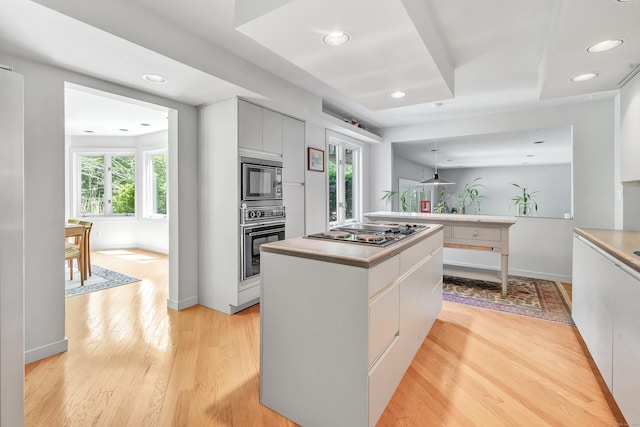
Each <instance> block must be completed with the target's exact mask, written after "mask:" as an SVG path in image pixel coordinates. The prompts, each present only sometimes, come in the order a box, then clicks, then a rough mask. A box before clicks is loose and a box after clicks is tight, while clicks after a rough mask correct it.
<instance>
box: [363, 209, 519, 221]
mask: <svg viewBox="0 0 640 427" xmlns="http://www.w3.org/2000/svg"><path fill="white" fill-rule="evenodd" d="M364 216H365V217H375V218H385V217H386V218H402V220H403V221H407V222H411V220H412V219H413V220H421V221H434V222H437V221H443V222H448V221H453V222H460V223H462V222H483V223H497V224H515V223H516V218H515V217H513V216H498V215H467V214H438V213H424V212H392V211H378V212H369V213H366V214H364Z"/></svg>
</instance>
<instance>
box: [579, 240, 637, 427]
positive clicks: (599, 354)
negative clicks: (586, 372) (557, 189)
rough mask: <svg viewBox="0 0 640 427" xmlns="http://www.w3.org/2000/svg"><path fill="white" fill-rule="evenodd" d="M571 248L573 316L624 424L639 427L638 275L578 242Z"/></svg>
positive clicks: (615, 260)
mask: <svg viewBox="0 0 640 427" xmlns="http://www.w3.org/2000/svg"><path fill="white" fill-rule="evenodd" d="M573 240H574V244H573V286H572V309H571V315H572V317H573V320H574V322H575V323H576V326H577V327H578V331H580V335H582V338H583V340H584V342H585V343H586V345H587V348H588V349H589V352H590V353H591V356H592V357H593V360H594V362H595V363H596V365H597V366H598V369H599V370H600V373H601V374H602V376H603V378H604V380H605V382H606V383H607V386H609V389H610V390H611V392H612V394H613V397H614V399H615V400H616V402H617V404H618V406H619V407H620V409H621V411H622V414H623V415H624V417H625V419H626V421H627V423H628V424H629V425H638V424H640V404H639V402H640V400H638V396H640V369H638V360H640V314H638V309H637V306H638V301H640V273H638V272H636V271H635V270H632V269H631V268H629V267H628V266H626V265H625V264H624V263H622V262H620V261H618V260H617V259H615V258H613V257H612V256H610V255H609V254H607V253H605V252H604V251H602V250H601V249H600V248H598V247H597V246H595V245H594V244H592V243H590V242H587V241H586V240H584V239H583V238H582V237H577V236H576V237H574V239H573Z"/></svg>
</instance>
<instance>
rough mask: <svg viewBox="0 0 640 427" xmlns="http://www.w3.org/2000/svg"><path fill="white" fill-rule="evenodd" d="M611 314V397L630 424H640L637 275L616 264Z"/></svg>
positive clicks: (639, 296) (639, 276) (639, 295)
mask: <svg viewBox="0 0 640 427" xmlns="http://www.w3.org/2000/svg"><path fill="white" fill-rule="evenodd" d="M610 281H611V283H614V284H615V286H616V292H615V310H614V312H613V397H614V399H615V400H616V402H617V403H618V406H619V407H620V409H621V410H622V413H623V414H624V417H625V418H626V420H627V423H628V424H629V425H640V368H639V367H638V361H640V313H639V312H638V304H640V274H638V273H637V272H634V271H631V270H630V269H628V268H625V266H624V265H619V264H617V265H616V269H615V270H614V272H613V275H612V277H611V279H610Z"/></svg>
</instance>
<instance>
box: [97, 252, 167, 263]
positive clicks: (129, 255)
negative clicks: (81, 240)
mask: <svg viewBox="0 0 640 427" xmlns="http://www.w3.org/2000/svg"><path fill="white" fill-rule="evenodd" d="M97 252H98V253H101V254H103V255H111V256H117V257H118V258H122V259H126V260H130V261H137V262H139V263H141V264H149V263H152V262H156V261H158V258H154V257H152V256H149V255H143V254H136V253H133V252H130V251H125V250H122V249H117V250H110V251H97Z"/></svg>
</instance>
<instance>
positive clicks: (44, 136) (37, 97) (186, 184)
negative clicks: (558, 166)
mask: <svg viewBox="0 0 640 427" xmlns="http://www.w3.org/2000/svg"><path fill="white" fill-rule="evenodd" d="M0 63H4V64H9V65H12V66H13V67H14V70H15V71H16V72H18V73H21V74H23V75H24V116H25V151H24V154H25V155H24V158H25V161H24V169H25V182H24V184H25V185H24V193H25V196H24V197H25V198H24V202H25V203H24V208H25V352H26V354H25V361H26V362H27V363H29V362H32V361H35V360H38V359H41V358H44V357H47V356H50V355H53V354H56V353H59V352H62V351H65V350H66V349H67V340H66V337H65V331H64V325H65V323H64V322H65V319H64V289H63V287H62V282H61V280H62V278H63V277H64V263H63V262H61V260H63V251H64V234H63V233H64V229H63V227H62V224H63V222H64V220H65V203H64V194H65V191H64V185H65V182H64V176H65V167H64V165H65V161H64V144H65V135H64V83H65V81H69V82H73V83H76V84H80V85H83V86H89V87H93V88H96V89H99V90H104V91H107V92H112V93H116V94H119V95H123V96H128V97H131V98H136V99H140V100H143V101H147V102H151V103H154V104H158V105H164V106H166V107H168V108H173V109H175V110H176V111H177V114H178V115H179V117H178V118H177V121H178V122H179V126H177V131H176V132H177V134H176V138H174V140H173V141H172V140H171V135H170V142H169V151H170V153H169V162H170V164H169V185H170V186H171V188H172V189H174V191H173V192H172V193H171V194H170V201H169V203H170V209H171V212H172V216H171V220H170V222H171V224H170V228H171V226H172V224H173V223H174V222H175V225H174V228H175V230H174V233H173V234H172V235H171V236H170V241H171V253H170V255H171V256H170V265H169V271H170V279H169V301H168V304H169V305H170V306H171V305H173V306H174V307H177V306H179V305H180V304H182V303H183V301H187V304H193V303H194V302H193V301H194V298H196V301H197V289H196V288H197V281H196V271H197V268H196V260H197V246H196V242H197V212H196V211H197V210H196V209H195V208H194V207H195V206H197V194H196V188H197V179H196V171H195V169H196V168H195V165H196V158H197V156H196V141H197V134H196V112H195V108H193V107H190V106H186V105H184V104H181V103H177V102H174V101H170V100H167V99H164V98H160V97H157V96H152V95H149V94H145V93H142V92H138V91H135V90H132V89H128V88H124V87H122V86H118V85H114V84H110V83H107V82H104V81H101V80H97V79H93V78H89V77H86V76H82V75H80V74H76V73H73V72H70V71H67V70H62V69H59V68H55V67H51V66H47V65H43V64H39V63H35V62H31V61H28V60H24V59H21V58H17V57H14V56H10V55H6V54H4V53H1V52H0ZM170 119H171V115H170ZM178 122H176V123H178ZM178 139H179V141H180V144H178ZM178 170H180V174H179V175H178ZM171 303H173V304H171Z"/></svg>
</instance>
